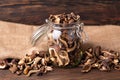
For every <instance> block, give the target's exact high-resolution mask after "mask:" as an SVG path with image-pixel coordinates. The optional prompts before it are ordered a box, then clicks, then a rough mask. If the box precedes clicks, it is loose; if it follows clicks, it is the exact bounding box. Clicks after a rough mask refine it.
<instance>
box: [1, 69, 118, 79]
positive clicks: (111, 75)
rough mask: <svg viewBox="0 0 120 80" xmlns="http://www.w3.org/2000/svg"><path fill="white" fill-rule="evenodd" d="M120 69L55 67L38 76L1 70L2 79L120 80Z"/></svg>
mask: <svg viewBox="0 0 120 80" xmlns="http://www.w3.org/2000/svg"><path fill="white" fill-rule="evenodd" d="M119 74H120V71H115V70H112V71H110V72H101V71H99V70H95V69H93V70H92V71H91V72H89V73H81V72H80V68H72V69H61V68H57V69H54V71H53V72H49V73H47V74H44V75H43V76H36V75H35V74H33V75H32V76H30V77H27V76H25V75H20V76H18V75H16V74H12V73H11V72H10V71H8V70H0V80H120V75H119Z"/></svg>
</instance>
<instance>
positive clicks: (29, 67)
mask: <svg viewBox="0 0 120 80" xmlns="http://www.w3.org/2000/svg"><path fill="white" fill-rule="evenodd" d="M46 53H47V52H45V51H41V52H39V53H34V52H33V53H32V54H31V55H28V54H26V56H25V57H24V58H22V59H21V60H18V59H13V60H11V61H10V62H9V63H8V62H5V61H4V60H0V61H1V62H0V65H1V66H0V69H5V68H6V66H9V67H8V68H9V70H10V71H11V72H12V73H14V74H17V75H20V74H22V73H23V74H25V75H26V76H30V75H31V74H33V73H36V74H38V73H39V74H44V73H47V72H49V71H52V70H53V69H52V67H51V65H50V66H49V65H48V64H47V63H49V62H48V61H49V60H47V59H48V57H47V56H46Z"/></svg>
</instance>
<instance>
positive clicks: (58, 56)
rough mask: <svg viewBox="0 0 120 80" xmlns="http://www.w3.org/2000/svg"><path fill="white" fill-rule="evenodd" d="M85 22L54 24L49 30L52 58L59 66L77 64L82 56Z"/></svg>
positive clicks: (49, 45)
mask: <svg viewBox="0 0 120 80" xmlns="http://www.w3.org/2000/svg"><path fill="white" fill-rule="evenodd" d="M82 27H83V24H81V23H73V24H67V25H61V24H53V25H52V26H51V30H50V32H48V33H47V34H48V47H49V53H50V58H51V60H52V61H53V63H54V64H55V65H58V66H67V65H69V66H77V65H78V64H79V63H80V60H81V58H82V51H81V44H82V43H83V39H82V37H81V33H82Z"/></svg>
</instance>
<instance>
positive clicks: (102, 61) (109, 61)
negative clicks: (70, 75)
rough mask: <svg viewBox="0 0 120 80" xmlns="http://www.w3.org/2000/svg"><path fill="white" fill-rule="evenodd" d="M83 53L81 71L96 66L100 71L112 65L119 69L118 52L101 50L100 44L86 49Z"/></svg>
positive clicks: (108, 68)
mask: <svg viewBox="0 0 120 80" xmlns="http://www.w3.org/2000/svg"><path fill="white" fill-rule="evenodd" d="M93 51H94V52H93ZM84 55H85V56H84V57H85V59H84V60H82V62H83V63H82V64H81V66H82V70H81V72H89V71H90V70H91V69H92V68H97V69H99V70H100V71H110V70H111V69H112V68H113V67H114V69H116V70H120V65H119V64H120V60H119V57H120V56H119V54H118V52H115V51H108V50H102V49H101V47H100V46H97V47H95V48H93V49H92V48H91V49H88V50H86V51H85V53H84Z"/></svg>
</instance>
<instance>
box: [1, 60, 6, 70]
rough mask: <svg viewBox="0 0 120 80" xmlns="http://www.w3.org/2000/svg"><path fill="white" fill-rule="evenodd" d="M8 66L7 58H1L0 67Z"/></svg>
mask: <svg viewBox="0 0 120 80" xmlns="http://www.w3.org/2000/svg"><path fill="white" fill-rule="evenodd" d="M6 67H7V62H6V61H5V60H0V69H5V68H6Z"/></svg>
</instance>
